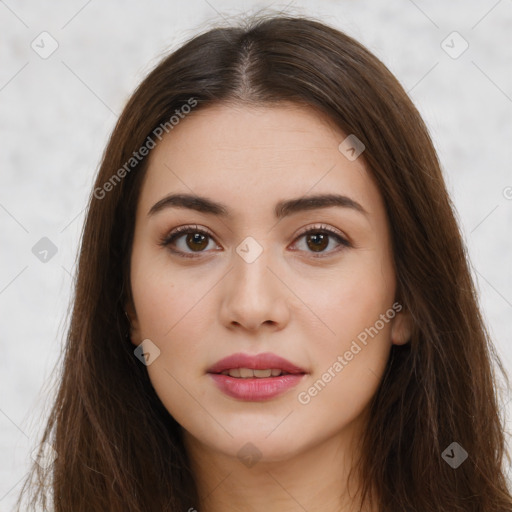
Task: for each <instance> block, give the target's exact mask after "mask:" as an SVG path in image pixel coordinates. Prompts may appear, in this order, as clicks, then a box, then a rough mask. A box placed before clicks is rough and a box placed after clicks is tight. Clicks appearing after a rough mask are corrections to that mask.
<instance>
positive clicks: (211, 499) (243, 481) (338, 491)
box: [184, 425, 377, 512]
mask: <svg viewBox="0 0 512 512" xmlns="http://www.w3.org/2000/svg"><path fill="white" fill-rule="evenodd" d="M353 426H354V428H350V427H351V426H347V428H346V429H345V430H344V431H343V432H341V433H337V434H336V435H335V436H333V437H330V438H328V439H326V440H324V441H323V442H321V443H319V444H317V445H315V446H310V447H309V448H307V449H301V450H300V452H297V453H295V454H292V455H290V456H289V457H287V458H286V459H285V460H270V458H269V457H265V456H264V454H262V455H263V456H262V458H261V459H259V460H257V462H255V461H254V460H253V462H254V464H252V465H251V464H250V463H248V462H247V461H246V463H243V462H242V461H241V460H240V459H239V458H238V457H237V456H236V454H234V455H230V454H225V453H222V452H219V451H215V450H214V449H212V448H211V447H209V446H206V445H204V444H202V443H200V441H198V440H197V439H196V438H193V437H192V436H190V434H188V433H187V432H184V441H185V446H186V449H187V452H188V455H189V459H190V461H191V466H192V471H193V474H194V477H195V482H196V486H197V490H198V493H199V497H200V498H199V499H200V503H199V507H200V508H199V510H200V511H201V512H221V511H222V512H231V511H233V512H234V511H239V510H246V511H254V512H257V511H265V512H274V511H276V512H277V511H279V512H291V511H297V510H307V511H308V512H316V511H322V512H355V511H359V510H360V509H359V506H358V505H359V501H358V500H356V497H357V493H358V489H359V488H360V487H359V485H360V483H361V482H360V481H359V480H357V476H356V475H355V471H354V472H353V474H352V476H351V477H350V479H349V473H350V470H351V468H352V467H353V462H354V460H355V457H356V455H357V454H358V452H356V450H357V449H356V448H355V447H356V446H357V444H358V443H357V439H356V438H355V432H356V431H359V430H358V428H355V425H353ZM362 510H364V511H365V512H376V510H377V509H376V508H373V509H370V508H368V507H367V508H363V509H362Z"/></svg>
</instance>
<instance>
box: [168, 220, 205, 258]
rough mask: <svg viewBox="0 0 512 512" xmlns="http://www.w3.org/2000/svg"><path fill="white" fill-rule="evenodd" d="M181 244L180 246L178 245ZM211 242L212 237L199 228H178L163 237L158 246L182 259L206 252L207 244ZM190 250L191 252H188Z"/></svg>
mask: <svg viewBox="0 0 512 512" xmlns="http://www.w3.org/2000/svg"><path fill="white" fill-rule="evenodd" d="M180 242H181V244H180ZM210 242H213V238H212V235H211V234H210V233H209V232H208V231H207V230H205V229H203V228H200V227H199V226H180V227H179V228H176V229H173V230H172V231H171V232H170V233H169V234H168V235H165V236H164V237H163V238H162V239H161V240H160V243H159V245H161V246H164V247H168V248H169V250H170V251H171V252H173V253H175V254H177V255H178V256H182V257H184V258H195V257H197V256H196V255H194V253H202V252H206V251H205V249H206V248H207V247H208V245H209V243H210ZM187 249H190V250H191V252H188V251H187Z"/></svg>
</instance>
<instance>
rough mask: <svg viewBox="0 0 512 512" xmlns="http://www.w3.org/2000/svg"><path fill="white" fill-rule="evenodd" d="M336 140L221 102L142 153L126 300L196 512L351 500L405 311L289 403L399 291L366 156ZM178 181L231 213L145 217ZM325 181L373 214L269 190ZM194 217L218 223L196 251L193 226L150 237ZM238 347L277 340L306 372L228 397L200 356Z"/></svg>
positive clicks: (406, 328)
mask: <svg viewBox="0 0 512 512" xmlns="http://www.w3.org/2000/svg"><path fill="white" fill-rule="evenodd" d="M345 137H346V135H345V134H343V133H342V132H341V131H340V130H339V129H338V128H337V127H336V126H335V125H333V124H332V123H331V122H330V120H329V119H328V118H326V117H325V116H324V115H322V114H320V113H318V112H316V111H315V110H313V109H310V108H309V107H304V106H298V105H293V104H284V103H283V104H281V105H280V106H278V107H277V106H272V107H271V108H268V107H263V106H259V107H249V106H246V105H233V104H231V105H229V104H217V105H214V106H210V107H207V108H204V109H202V110H198V111H196V112H193V113H192V114H190V115H189V116H188V117H187V118H185V119H184V120H183V121H181V122H180V123H179V124H178V125H177V126H176V127H175V128H174V129H173V130H172V131H171V132H170V133H169V134H168V135H166V136H165V137H164V139H163V141H162V142H161V143H160V144H159V145H158V146H157V147H156V148H155V149H154V150H153V151H152V152H151V154H150V156H149V158H150V160H149V167H148V170H147V175H146V177H145V180H144V183H143V186H142V190H141V194H140V197H139V202H138V207H137V212H136V226H135V236H134V243H133V248H132V260H131V286H132V292H133V305H127V310H128V312H129V316H130V318H131V323H132V342H133V344H134V345H139V344H140V343H141V342H142V340H145V339H150V340H151V341H152V343H154V345H156V346H157V347H158V349H159V350H160V354H159V355H158V357H156V358H155V359H154V361H153V362H152V363H151V364H149V365H148V366H147V371H148V372H149V376H150V379H151V382H152V384H153V386H154V389H155V391H156V393H157V394H158V396H159V398H160V399H161V401H162V403H163V404H164V405H165V407H166V408H167V410H168V411H169V413H170V414H171V415H172V416H173V417H174V418H175V419H176V421H177V422H178V423H179V424H180V425H181V426H182V429H183V434H184V442H185V447H186V450H187V452H188V454H189V458H190V460H191V464H192V468H193V470H194V473H195V477H196V481H197V485H198V489H199V492H200V495H201V496H202V501H201V508H200V510H201V511H205V512H217V511H223V512H226V511H231V510H233V511H235V510H254V511H256V510H257V511H263V510H264V511H277V510H279V511H280V512H283V511H295V510H303V508H304V509H306V510H308V511H319V510H322V511H323V512H329V511H347V512H348V511H352V510H355V503H354V500H353V495H354V492H355V489H356V488H357V484H358V482H357V481H354V480H351V481H350V482H349V483H347V476H348V471H349V469H350V467H351V464H352V463H353V461H354V458H355V457H356V456H357V454H358V449H357V447H358V444H357V442H358V440H359V438H360V435H361V432H362V430H363V428H364V425H365V423H366V420H367V413H368V404H369V402H370V400H371V398H372V396H373V395H374V394H375V392H376V390H377V387H378V385H379V382H380V380H381V378H382V375H383V372H384V369H385V365H386V361H387V359H388V357H389V351H390V348H391V345H392V344H393V343H395V344H403V343H407V342H408V340H409V337H410V331H411V319H410V317H409V315H408V314H407V313H406V312H405V311H404V310H402V311H401V312H400V313H398V314H396V315H395V316H394V318H392V319H391V320H388V322H387V323H385V325H384V327H383V328H382V329H381V330H379V332H378V334H377V335H375V336H374V337H373V338H369V341H368V343H367V345H366V346H362V345H361V344H360V345H361V346H362V347H363V348H362V350H361V351H360V352H359V353H358V354H357V355H355V356H354V357H353V359H352V360H351V361H350V362H348V364H347V365H346V366H345V367H344V368H343V370H342V371H341V372H338V373H336V376H335V377H334V378H332V379H331V381H330V382H329V383H328V384H327V385H325V387H324V388H323V389H322V390H321V391H320V392H319V393H318V394H316V396H314V397H312V398H311V400H310V401H309V403H307V404H302V403H300V402H299V400H298V395H299V393H300V392H304V391H307V390H308V389H309V388H310V387H311V386H312V385H313V384H314V383H315V382H316V381H317V380H318V379H320V378H321V377H322V375H323V374H324V373H325V372H326V371H327V370H328V369H329V368H332V366H333V364H334V363H335V362H336V360H337V357H338V356H339V355H343V354H344V353H345V352H346V351H347V350H349V349H350V346H351V343H352V342H353V341H354V340H356V338H357V336H358V335H359V334H360V333H361V332H362V331H364V330H365V328H369V327H370V326H373V325H374V324H375V322H376V321H377V320H378V319H379V317H380V315H382V314H384V313H385V312H386V311H387V310H389V309H390V308H392V305H393V303H394V302H395V291H396V278H395V269H394V265H393V254H392V249H391V243H390V230H389V225H388V219H387V216H386V213H385V208H384V203H383V200H382V197H381V195H380V193H379V190H378V188H377V187H376V185H375V183H374V182H373V180H372V178H371V175H370V174H369V173H368V171H367V169H366V167H365V163H364V161H363V158H362V157H359V158H357V159H356V160H355V161H349V160H348V159H347V158H346V157H345V156H344V155H343V154H342V153H341V152H340V151H339V150H338V145H339V144H340V142H341V141H343V140H344V139H345ZM178 192H179V193H195V194H198V195H201V196H206V197H208V198H210V199H213V200H215V201H218V202H221V203H223V204H224V205H226V207H228V208H229V209H230V210H231V211H232V216H230V217H226V218H219V217H217V216H215V215H212V214H209V213H200V212H197V211H194V210H191V209H183V208H175V207H173V208H167V209H164V210H162V211H160V212H158V213H157V214H155V215H148V211H149V210H150V208H151V207H152V206H153V205H154V204H155V203H157V202H158V201H159V200H160V199H162V198H163V197H164V196H166V195H167V194H169V193H178ZM333 192H336V193H339V194H344V195H346V196H349V197H350V198H352V199H353V200H355V201H357V202H358V203H360V205H361V206H363V208H364V209H365V210H366V211H367V212H368V215H363V214H361V213H359V212H357V211H355V210H353V209H350V208H342V207H336V206H334V207H329V208H318V209H315V210H309V211H302V212H298V213H295V214H293V215H290V216H289V217H285V218H283V219H281V220H280V221H279V222H277V220H276V218H275V217H274V208H275V205H276V203H277V202H278V201H281V200H285V199H292V198H299V197H302V196H305V195H312V194H319V193H333ZM189 224H191V225H192V227H191V233H194V226H195V225H198V226H200V227H202V228H206V229H207V230H209V231H210V232H211V233H212V238H207V239H206V242H205V243H204V244H203V246H204V248H203V246H201V244H200V243H199V244H198V243H197V242H196V244H195V245H194V243H193V242H192V245H190V242H189V244H188V245H187V243H186V236H187V235H182V236H181V237H180V238H178V239H177V240H175V242H174V246H173V247H174V249H175V250H181V251H183V252H186V253H188V254H192V255H195V258H185V257H180V256H179V255H177V254H174V253H172V252H171V251H170V249H169V247H164V246H162V245H159V241H160V239H161V238H162V237H165V235H167V234H168V233H169V232H170V231H171V230H173V229H174V228H176V227H179V226H184V225H189ZM319 224H320V225H323V226H325V227H328V228H331V229H334V230H335V231H338V232H339V233H341V234H342V235H343V237H344V238H346V239H347V240H349V241H350V242H351V244H352V246H351V247H343V246H340V244H339V243H338V242H337V241H336V239H335V238H333V237H330V239H329V240H330V241H329V245H328V246H327V247H324V246H322V247H324V249H323V252H320V256H323V257H318V255H319V253H318V252H315V250H314V247H315V246H314V245H313V244H311V235H310V236H309V238H308V236H297V235H298V234H299V235H300V231H301V230H302V229H303V228H308V227H311V228H318V225H319ZM316 232H318V229H317V230H316ZM248 236H250V237H252V238H253V239H255V240H256V241H257V242H258V243H259V244H260V246H261V248H262V250H263V251H262V253H261V254H260V256H259V257H258V258H257V259H256V260H255V261H253V262H251V263H248V262H247V261H245V260H244V259H243V258H242V257H240V255H239V254H238V253H237V252H236V248H237V247H238V245H239V244H240V243H241V242H242V240H244V239H245V238H246V237H248ZM308 240H309V243H308ZM198 247H199V249H198ZM311 247H313V249H311ZM201 250H202V251H203V252H201ZM194 251H195V252H194ZM235 352H245V353H248V354H257V353H261V352H273V353H275V354H277V355H279V356H281V357H284V358H286V359H288V360H289V361H291V362H292V363H294V364H296V365H298V366H300V367H302V368H304V369H306V370H307V372H308V374H307V375H306V376H305V377H304V378H303V380H302V381H301V383H300V384H299V386H297V387H295V388H293V389H291V390H288V391H287V392H286V393H284V394H282V395H280V396H278V397H275V398H273V399H271V400H268V401H264V402H251V401H243V400H238V399H235V398H231V397H229V396H227V395H225V394H223V393H222V392H221V391H220V390H219V389H218V388H217V386H216V385H215V384H214V383H213V382H212V379H211V377H210V376H209V375H208V374H207V369H208V368H209V367H210V366H211V365H213V364H214V363H215V362H217V361H218V360H219V359H221V358H224V357H226V356H228V355H230V354H233V353H235ZM247 443H252V444H251V445H249V446H251V448H249V450H253V452H254V453H256V449H255V448H253V446H254V447H256V448H257V450H258V451H259V454H258V456H257V457H261V458H259V460H257V462H256V463H255V464H254V465H252V466H251V467H248V466H247V465H245V464H244V463H243V461H242V460H241V459H240V458H239V457H238V456H237V453H238V452H239V450H240V449H241V448H242V447H243V446H244V445H246V444H247ZM246 449H247V448H246ZM349 491H350V492H351V493H352V495H351V496H349V495H348V493H349ZM302 507H303V508H302Z"/></svg>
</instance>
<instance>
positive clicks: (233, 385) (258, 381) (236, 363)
mask: <svg viewBox="0 0 512 512" xmlns="http://www.w3.org/2000/svg"><path fill="white" fill-rule="evenodd" d="M233 368H250V369H252V370H266V369H280V370H282V371H284V372H287V374H288V375H280V376H279V377H268V378H257V377H255V378H248V379H242V378H238V379H237V378H235V377H230V376H229V375H222V374H221V372H223V371H224V370H230V369H233ZM208 373H209V375H210V376H211V378H212V379H213V380H214V382H215V384H216V385H217V386H218V387H219V389H220V390H221V391H222V392H223V393H225V394H226V395H228V396H230V397H232V398H237V399H239V400H246V401H263V400H269V399H271V398H274V397H276V396H278V395H280V394H282V393H284V392H285V391H287V390H289V389H291V388H292V387H294V386H296V385H297V384H298V383H299V382H300V381H301V380H302V379H303V378H304V376H305V375H306V371H305V370H303V369H302V368H299V367H298V366H296V365H294V364H292V363H290V361H287V360H286V359H283V358H282V357H279V356H276V355H275V354H271V353H264V354H258V355H256V356H251V355H248V354H241V353H240V354H233V355H231V356H229V357H226V358H224V359H221V360H220V361H218V362H217V363H216V364H215V365H213V366H212V367H211V368H210V369H209V370H208Z"/></svg>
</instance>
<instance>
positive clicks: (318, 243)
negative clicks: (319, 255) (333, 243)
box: [308, 233, 329, 252]
mask: <svg viewBox="0 0 512 512" xmlns="http://www.w3.org/2000/svg"><path fill="white" fill-rule="evenodd" d="M310 241H313V245H312V246H311V245H310V243H309V242H310ZM328 244H329V239H328V237H327V235H325V234H323V233H316V234H314V235H309V236H308V247H309V248H310V249H312V250H313V251H315V252H320V251H322V250H324V249H325V248H326V247H327V245H328Z"/></svg>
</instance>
